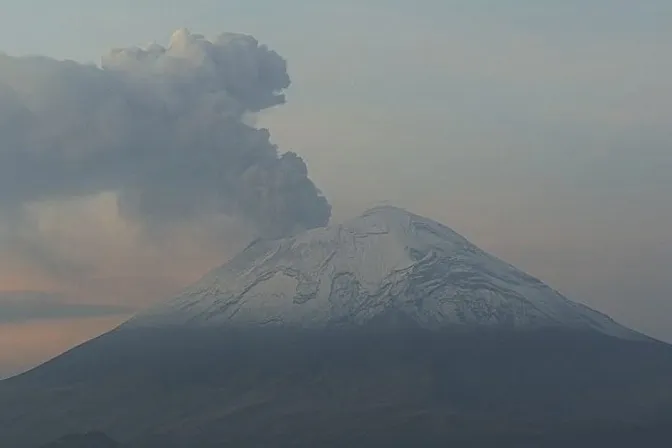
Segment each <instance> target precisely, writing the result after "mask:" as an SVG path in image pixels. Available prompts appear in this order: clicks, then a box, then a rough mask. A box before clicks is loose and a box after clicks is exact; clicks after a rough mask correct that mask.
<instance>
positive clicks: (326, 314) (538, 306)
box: [126, 206, 635, 337]
mask: <svg viewBox="0 0 672 448" xmlns="http://www.w3.org/2000/svg"><path fill="white" fill-rule="evenodd" d="M363 325H383V326H388V327H389V326H403V327H409V326H410V327H420V328H427V329H441V328H472V327H487V328H505V329H535V328H554V327H559V328H572V329H579V330H595V331H599V332H602V333H605V334H609V335H614V336H621V337H631V336H634V335H635V333H634V332H631V331H630V330H628V329H626V328H624V327H622V326H620V325H618V324H616V323H615V322H614V321H612V320H611V319H610V318H608V317H607V316H605V315H603V314H600V313H598V312H596V311H594V310H591V309H589V308H587V307H585V306H583V305H580V304H577V303H575V302H572V301H570V300H568V299H566V298H565V297H563V296H562V295H561V294H559V293H558V292H556V291H554V290H553V289H551V288H549V287H548V286H546V285H545V284H543V283H542V282H540V281H539V280H537V279H535V278H533V277H531V276H529V275H527V274H525V273H523V272H521V271H520V270H518V269H516V268H514V267H513V266H511V265H509V264H507V263H505V262H503V261H501V260H499V259H497V258H495V257H493V256H491V255H489V254H487V253H485V252H484V251H482V250H480V249H478V248H477V247H476V246H474V245H473V244H471V243H470V242H469V241H467V240H466V239H465V238H463V237H462V236H460V235H458V234H457V233H455V232H454V231H452V230H451V229H449V228H447V227H446V226H444V225H442V224H439V223H437V222H435V221H432V220H430V219H427V218H423V217H421V216H418V215H414V214H412V213H409V212H407V211H405V210H403V209H399V208H395V207H391V206H385V207H377V208H374V209H371V210H369V211H367V212H366V213H364V214H363V215H361V216H359V217H357V218H355V219H352V220H350V221H347V222H345V223H343V224H341V225H334V226H331V227H327V228H319V229H313V230H309V231H306V232H304V233H301V234H299V235H297V236H294V237H290V238H286V239H280V240H271V241H264V240H259V241H256V242H254V243H252V244H251V245H250V246H249V247H248V248H247V249H246V250H244V251H243V252H242V253H240V254H239V255H238V256H236V257H234V258H233V259H232V260H231V261H230V262H228V263H226V264H225V265H223V266H222V267H220V268H218V269H215V270H214V271H212V272H210V273H209V274H207V275H206V276H205V277H204V278H203V279H201V280H200V281H199V282H197V283H196V284H194V285H192V286H191V287H189V288H187V289H186V290H185V291H184V292H183V293H182V294H181V295H179V296H178V297H176V298H174V299H172V300H170V301H168V302H165V303H162V304H160V305H158V306H156V307H154V308H153V309H150V310H148V311H146V312H144V313H142V314H140V315H138V316H136V317H135V318H133V319H132V320H131V321H129V322H128V323H127V324H126V327H157V326H158V327H162V326H170V327H172V326H188V327H210V326H235V327H241V326H243V327H251V326H252V327H253V326H287V327H299V328H334V327H337V328H342V327H350V326H363Z"/></svg>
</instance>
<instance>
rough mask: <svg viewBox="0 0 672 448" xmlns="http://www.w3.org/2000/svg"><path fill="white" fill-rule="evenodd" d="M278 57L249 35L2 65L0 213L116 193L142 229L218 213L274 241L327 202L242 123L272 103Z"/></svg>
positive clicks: (292, 161)
mask: <svg viewBox="0 0 672 448" xmlns="http://www.w3.org/2000/svg"><path fill="white" fill-rule="evenodd" d="M289 84H290V79H289V76H288V74H287V67H286V63H285V61H284V60H283V59H282V58H281V57H280V56H279V55H278V54H277V53H275V52H274V51H271V50H269V49H268V48H267V47H266V46H263V45H259V43H258V42H257V41H256V40H255V39H254V38H252V37H250V36H246V35H239V34H222V35H221V36H219V37H218V38H217V39H214V40H212V41H210V40H207V39H205V38H204V37H203V36H201V35H197V34H191V33H190V32H189V31H187V30H184V29H182V30H178V31H177V32H175V33H174V34H173V36H172V38H171V42H170V45H169V46H168V47H165V48H164V47H163V46H160V45H156V44H153V45H151V46H148V47H146V48H144V49H140V48H130V49H121V50H114V51H112V52H111V53H110V54H109V55H107V56H106V57H104V58H103V61H102V66H101V67H96V66H92V65H82V64H78V63H75V62H70V61H66V62H59V61H55V60H52V59H48V58H37V57H35V58H13V57H9V56H3V55H0V213H2V211H3V210H5V211H8V210H11V209H18V208H20V207H22V206H23V205H25V204H27V203H31V202H36V201H42V200H48V199H61V198H70V197H73V196H78V195H89V194H94V193H99V192H103V191H116V192H117V193H118V195H119V205H120V210H121V213H122V214H123V216H124V217H126V218H128V219H132V220H135V221H137V222H141V223H143V224H148V225H150V226H151V225H161V224H166V223H168V224H170V223H180V222H183V221H185V220H193V219H198V218H199V217H203V216H209V215H217V214H222V215H230V216H235V217H239V218H241V219H243V220H244V221H246V222H248V223H250V224H252V225H254V226H256V228H257V229H258V233H259V234H261V235H262V236H280V235H283V234H287V233H291V232H293V231H296V230H298V229H303V228H312V227H317V226H322V225H324V224H326V223H327V221H328V220H329V216H330V206H329V204H328V202H327V200H326V199H325V198H324V197H323V196H322V195H321V193H320V192H319V190H318V189H317V188H316V187H315V185H314V184H313V182H312V181H311V180H310V179H309V178H308V172H307V169H306V165H305V163H304V162H303V161H302V159H301V158H300V157H298V156H297V155H296V154H294V153H291V152H290V153H285V154H282V155H279V153H278V150H277V148H276V147H275V146H274V145H273V144H272V143H270V140H269V133H268V131H266V130H265V129H256V128H254V127H252V126H251V125H249V124H247V123H248V122H249V120H246V117H247V115H249V114H252V113H255V112H258V111H261V110H263V109H266V108H269V107H272V106H276V105H279V104H282V103H284V101H285V98H284V95H283V94H282V92H283V91H284V89H286V88H287V87H288V86H289Z"/></svg>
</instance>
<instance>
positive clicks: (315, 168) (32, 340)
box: [0, 0, 672, 376]
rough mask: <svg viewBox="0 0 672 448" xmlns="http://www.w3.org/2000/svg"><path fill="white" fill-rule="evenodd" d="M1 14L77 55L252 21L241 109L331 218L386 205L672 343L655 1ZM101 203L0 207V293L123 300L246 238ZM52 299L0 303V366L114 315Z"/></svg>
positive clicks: (181, 6) (110, 8)
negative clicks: (171, 229) (261, 89)
mask: <svg viewBox="0 0 672 448" xmlns="http://www.w3.org/2000/svg"><path fill="white" fill-rule="evenodd" d="M363 3H364V4H365V5H362V4H363ZM0 11H2V14H1V15H0V43H1V44H0V45H1V48H0V51H3V52H5V53H7V54H8V55H10V56H21V55H28V54H35V55H45V56H49V57H53V58H57V59H74V60H76V61H80V62H84V63H96V64H98V63H99V62H100V57H101V56H102V55H104V54H107V53H108V51H109V50H110V49H112V48H115V47H129V46H133V45H144V44H146V43H149V42H152V41H156V42H158V43H160V44H162V45H168V42H169V39H170V36H171V34H172V33H173V31H174V30H175V29H177V28H180V27H187V28H189V29H191V30H192V31H193V32H196V33H202V34H204V35H205V36H207V37H214V36H216V35H217V34H219V33H220V32H223V31H232V32H243V33H248V34H251V35H253V36H254V37H256V38H257V39H258V40H259V41H260V42H261V43H262V44H266V45H268V46H269V47H270V49H272V50H275V51H277V52H278V53H279V54H280V55H281V56H282V57H283V58H285V59H286V60H287V63H288V72H289V75H290V77H291V80H292V85H291V87H290V88H289V89H288V90H287V92H286V94H287V104H285V105H282V106H279V107H275V108H270V109H265V110H263V111H262V112H261V113H260V114H259V115H257V116H256V118H254V117H249V116H246V117H245V119H246V120H256V125H257V126H265V127H268V128H269V129H270V133H271V141H272V142H274V143H276V144H277V145H278V146H279V148H280V150H281V151H288V150H291V151H296V152H297V153H298V154H299V155H300V156H301V157H303V158H304V160H305V162H306V163H307V165H308V172H309V176H310V178H311V179H312V180H313V181H314V182H315V184H316V185H317V186H318V187H319V188H320V189H321V190H322V191H323V192H324V194H325V195H326V196H327V198H328V199H329V201H330V202H331V205H332V207H333V216H332V220H333V221H340V220H342V219H343V218H345V217H348V216H351V215H354V214H358V213H360V212H361V211H363V210H364V209H365V208H367V207H369V206H371V205H375V204H376V203H378V202H380V201H389V202H391V203H394V204H395V205H400V206H403V207H406V208H408V209H410V210H411V211H413V212H416V213H419V214H423V215H426V216H429V217H432V218H435V219H438V220H440V221H442V222H444V223H445V224H447V225H449V226H451V227H452V228H454V229H455V230H457V231H458V232H460V233H462V234H463V235H465V236H466V237H468V238H469V239H471V240H472V241H473V242H474V243H476V244H477V245H479V246H481V247H482V248H484V249H486V250H488V251H490V252H493V253H494V254H496V255H498V256H500V257H502V258H504V259H505V260H507V261H509V262H511V263H513V264H515V265H517V266H518V267H521V268H523V269H524V270H526V271H528V272H530V273H531V274H533V275H535V276H537V277H540V278H541V279H542V280H544V281H546V282H547V283H549V284H550V285H551V286H553V287H555V288H556V289H559V290H560V291H561V292H563V293H565V294H566V295H568V296H569V297H571V298H572V299H574V300H578V301H581V302H584V303H586V304H588V305H590V306H593V307H596V308H598V309H600V310H602V311H604V312H607V313H608V314H610V315H612V316H613V317H615V318H616V319H617V320H619V321H621V322H623V323H625V324H627V325H630V326H633V327H635V328H637V329H639V330H642V331H645V332H648V333H649V334H652V335H655V336H657V337H661V338H665V339H668V340H672V276H670V272H672V175H670V174H669V173H670V171H671V170H672V128H671V127H670V126H669V123H672V59H671V58H670V54H672V3H671V2H669V0H659V1H654V0H641V1H638V2H634V1H631V0H627V1H626V0H590V1H586V0H582V1H578V0H567V1H563V2H558V1H555V0H553V1H550V0H549V1H541V0H491V1H485V0H483V1H478V0H470V1H468V2H466V1H459V2H458V1H449V0H440V1H439V0H419V1H416V2H402V1H397V0H387V1H383V0H371V1H368V2H360V1H357V2H356V1H350V0H344V1H340V2H331V3H329V4H327V2H309V1H307V0H302V1H299V0H289V1H284V2H277V1H271V0H257V1H255V0H246V1H222V0H192V1H190V2H184V1H181V2H178V1H172V0H132V1H131V0H117V1H92V0H61V1H59V2H54V1H51V0H42V1H38V0H30V1H26V0H0ZM0 100H1V98H0ZM0 109H1V108H0ZM1 144H6V142H3V140H2V137H0V145H1ZM0 152H1V151H0ZM0 185H4V184H0ZM0 196H2V193H1V192H0ZM0 199H1V198H0ZM116 206H117V198H116V197H115V192H113V191H111V192H103V193H99V194H95V195H89V196H84V197H83V196H81V195H75V194H73V195H72V196H70V197H69V196H68V195H60V196H59V197H58V198H57V199H53V200H50V201H48V202H45V201H42V202H39V203H34V204H28V205H27V206H26V208H27V210H24V212H25V214H26V216H30V223H31V225H32V226H33V227H34V228H32V230H31V231H28V230H26V229H25V227H24V226H22V225H17V224H16V223H15V222H13V221H14V216H12V215H11V214H9V213H8V212H5V215H2V209H1V208H0V290H46V291H59V292H62V293H64V294H66V295H68V297H71V298H72V300H74V301H78V302H87V303H93V304H101V305H102V304H107V305H110V304H113V305H116V304H121V305H124V306H131V307H135V308H140V307H143V306H145V305H146V304H147V303H149V302H151V301H153V300H156V299H157V298H160V297H162V296H164V295H169V294H171V293H172V292H174V291H175V290H176V289H178V288H179V287H180V286H182V285H184V284H185V283H186V282H189V281H191V280H193V279H195V278H196V277H198V276H199V275H200V274H201V273H203V271H205V270H207V269H208V268H209V267H211V266H213V265H215V264H216V263H219V262H221V261H223V260H225V259H226V258H227V257H228V256H230V255H231V253H232V252H233V251H235V250H236V248H237V247H239V246H240V245H243V244H244V241H243V240H244V236H243V234H241V233H235V236H233V237H230V238H224V237H221V235H218V238H220V240H218V244H216V245H213V244H212V237H213V234H212V233H211V232H209V231H208V230H207V229H206V230H204V228H202V227H199V228H198V229H199V231H198V232H196V231H189V230H188V229H189V227H188V226H187V227H186V228H180V229H179V232H178V235H179V238H173V239H171V242H170V244H168V245H166V243H165V241H164V242H163V243H162V244H158V243H156V241H153V242H152V241H147V240H146V239H147V238H149V237H147V236H146V235H144V234H140V233H138V230H137V228H136V227H135V226H134V225H133V223H132V222H128V221H127V220H126V219H125V218H124V216H122V215H120V213H119V212H118V210H117V208H116ZM3 234H4V236H3ZM150 239H151V238H150ZM225 240H226V241H225ZM3 241H4V243H3ZM3 244H4V245H3ZM2 312H3V304H2V301H1V300H0V313H2ZM61 317H62V318H64V319H66V318H67V320H54V319H50V320H44V319H42V320H31V321H29V322H13V323H3V320H2V319H0V376H1V375H2V374H3V372H4V373H5V374H6V373H8V372H10V371H15V370H18V369H20V368H22V367H25V366H28V365H31V364H33V363H35V362H37V361H39V360H40V359H43V358H44V357H48V356H51V355H52V354H54V353H57V352H58V351H60V350H63V349H64V348H65V347H67V346H69V345H72V344H74V343H76V342H77V341H79V340H81V339H82V338H87V337H91V336H92V335H94V334H96V333H97V332H100V331H104V330H105V329H106V328H109V326H110V325H114V324H115V323H116V322H118V321H119V320H120V319H121V318H122V317H120V316H111V317H109V318H103V317H100V316H98V317H95V318H94V317H90V318H81V317H80V318H75V316H68V315H67V313H64V315H63V316H61ZM45 340H49V343H48V344H46V343H45Z"/></svg>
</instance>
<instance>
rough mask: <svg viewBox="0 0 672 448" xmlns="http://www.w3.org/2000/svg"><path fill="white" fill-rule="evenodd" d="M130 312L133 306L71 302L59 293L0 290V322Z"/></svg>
mask: <svg viewBox="0 0 672 448" xmlns="http://www.w3.org/2000/svg"><path fill="white" fill-rule="evenodd" d="M132 313H133V310H132V309H130V308H126V307H121V306H110V305H94V304H80V303H71V302H69V301H68V300H67V299H66V298H64V297H63V296H61V295H58V294H51V293H46V292H35V291H20V292H14V291H12V292H0V325H6V324H18V323H25V322H29V321H33V320H62V319H76V318H93V317H107V316H121V315H128V314H132Z"/></svg>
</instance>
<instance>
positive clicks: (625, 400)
mask: <svg viewBox="0 0 672 448" xmlns="http://www.w3.org/2000/svg"><path fill="white" fill-rule="evenodd" d="M0 403H2V406H1V407H0V446H8V447H17V448H24V447H25V448H30V447H34V446H40V444H44V443H47V442H49V441H50V440H56V439H59V438H61V437H63V436H65V435H67V434H77V433H87V432H91V431H102V432H104V433H105V434H106V435H108V436H110V437H112V438H113V439H115V440H116V441H119V442H121V443H122V444H123V445H122V446H127V447H146V448H150V447H152V448H153V447H176V448H181V447H193V446H199V447H222V446H236V447H248V446H249V447H257V446H293V447H309V446H310V447H316V446H318V447H321V446H325V447H340V446H343V447H345V446H347V447H360V446H361V447H376V446H381V447H382V446H385V447H388V446H399V447H407V446H430V447H433V446H436V447H439V446H473V447H490V446H492V447H495V446H496V447H502V446H512V447H513V446H515V447H519V446H530V447H532V446H534V447H544V446H548V447H551V446H553V447H555V446H558V447H559V446H569V444H571V446H578V447H581V446H586V447H589V446H590V447H594V446H609V447H620V446H632V445H633V444H640V445H642V444H643V445H642V446H667V445H666V443H667V442H668V441H669V440H672V349H671V348H670V347H669V346H667V345H665V344H663V343H661V342H658V341H655V340H652V339H650V338H648V337H646V336H644V335H642V334H639V333H637V332H635V331H633V330H630V329H628V328H626V327H624V326H622V325H620V324H618V323H617V322H615V321H613V320H612V319H611V318H609V317H608V316H606V315H604V314H602V313H600V312H598V311H595V310H592V309H590V308H588V307H586V306H584V305H581V304H579V303H577V302H573V301H571V300H569V299H567V298H565V297H564V296H563V295H561V294H560V293H558V292H557V291H555V290H553V289H552V288H550V287H549V286H547V285H545V284H544V283H542V282H541V281H539V280H537V279H535V278H533V277H531V276H530V275H528V274H525V273H524V272H522V271H520V270H518V269H516V268H515V267H513V266H511V265H509V264H507V263H505V262H504V261H502V260H499V259H498V258H496V257H493V256H492V255H489V254H487V253H486V252H484V251H482V250H480V249H479V248H477V247H476V246H475V245H473V244H471V243H470V242H469V241H467V240H466V239H465V238H463V237H461V236H460V235H458V234H457V233H455V232H454V231H452V230H451V229H449V228H448V227H446V226H444V225H442V224H439V223H437V222H435V221H432V220H430V219H427V218H423V217H421V216H418V215H414V214H412V213H409V212H407V211H405V210H402V209H399V208H394V207H378V208H375V209H372V210H369V211H368V212H366V213H364V214H363V215H362V216H360V217H357V218H355V219H353V220H350V221H348V222H345V223H343V224H341V225H335V226H332V227H328V228H318V229H312V230H308V231H305V232H303V233H300V234H298V235H295V236H293V237H289V238H285V239H278V240H258V241H255V242H253V243H252V244H250V245H249V246H248V247H247V248H246V249H245V250H244V251H242V252H241V253H240V254H239V255H237V256H236V257H234V258H233V259H232V260H231V261H229V262H228V263H226V264H225V265H223V266H222V267H220V268H217V269H215V270H213V271H211V272H210V273H208V274H207V275H205V276H204V277H203V278H202V279H201V280H200V281H199V282H197V283H196V284H194V285H192V286H190V287H188V288H186V289H185V290H184V291H183V292H182V293H181V294H179V295H178V296H177V297H175V298H172V299H171V300H168V301H165V302H162V303H160V304H158V305H156V306H155V307H153V308H151V309H149V310H146V311H144V312H142V313H140V314H138V315H137V316H135V317H134V318H132V319H131V320H129V321H128V322H126V323H125V324H123V325H121V326H120V327H118V328H117V329H115V330H113V331H112V332H110V333H108V334H105V335H103V336H101V337H99V338H97V339H94V340H92V341H90V342H88V343H85V344H83V345H81V346H79V347H77V348H75V349H73V350H71V351H69V352H67V353H65V354H64V355H61V356H60V357H58V358H56V359H54V360H52V361H49V362H47V363H46V364H44V365H42V366H40V367H38V368H36V369H34V370H32V371H29V372H27V373H25V374H23V375H20V376H18V377H15V378H12V379H10V380H6V381H3V382H1V383H0Z"/></svg>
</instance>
